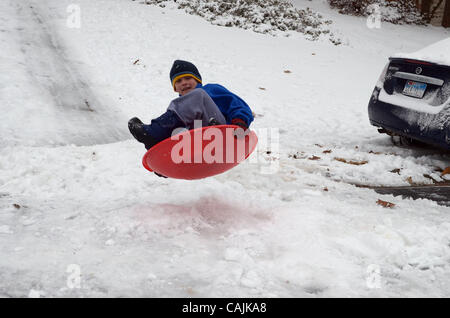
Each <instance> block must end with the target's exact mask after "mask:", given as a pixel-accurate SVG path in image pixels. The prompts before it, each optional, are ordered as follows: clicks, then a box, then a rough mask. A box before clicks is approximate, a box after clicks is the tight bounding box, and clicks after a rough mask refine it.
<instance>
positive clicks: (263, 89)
mask: <svg viewBox="0 0 450 318" xmlns="http://www.w3.org/2000/svg"><path fill="white" fill-rule="evenodd" d="M258 88H259V89H260V90H262V91H265V90H266V89H265V88H264V87H258Z"/></svg>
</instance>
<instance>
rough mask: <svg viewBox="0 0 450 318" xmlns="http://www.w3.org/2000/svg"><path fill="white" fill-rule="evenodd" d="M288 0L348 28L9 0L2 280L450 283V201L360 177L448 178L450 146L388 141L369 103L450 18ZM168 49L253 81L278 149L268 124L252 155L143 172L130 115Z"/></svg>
mask: <svg viewBox="0 0 450 318" xmlns="http://www.w3.org/2000/svg"><path fill="white" fill-rule="evenodd" d="M295 2H296V3H297V5H305V4H307V5H308V6H314V5H315V6H316V8H317V9H319V10H323V12H324V14H326V15H328V17H329V18H330V19H332V20H333V21H335V24H334V25H333V27H334V28H335V29H336V33H337V34H340V36H341V37H342V38H343V41H344V45H341V46H334V45H333V44H331V43H329V42H328V41H325V40H324V41H317V42H311V41H307V40H305V39H303V37H302V36H301V35H295V36H292V37H283V36H279V37H271V36H267V35H262V34H255V33H253V32H251V31H245V30H240V29H235V28H223V27H217V26H212V25H210V24H209V23H208V22H206V21H203V20H202V19H201V18H199V17H195V16H189V15H186V14H184V13H183V12H182V11H178V10H172V9H171V8H169V7H165V8H160V7H154V6H146V5H143V4H141V3H139V2H138V1H131V0H97V1H88V0H80V1H78V5H79V8H80V10H81V11H80V17H81V25H80V28H69V27H67V18H68V16H69V15H70V14H71V13H70V12H67V8H68V6H69V5H70V4H72V3H71V1H59V0H42V1H37V0H35V1H33V0H28V1H26V0H22V1H13V0H5V1H2V2H1V3H0V12H1V16H0V43H1V45H2V48H4V49H2V50H1V51H0V57H1V60H0V66H1V68H2V72H0V102H1V103H0V110H1V121H0V124H1V126H0V132H1V134H2V140H1V142H0V146H1V148H0V296H19V297H26V296H28V295H30V296H47V297H52V296H85V297H93V296H107V297H116V296H125V297H126V296H148V297H161V296H168V297H172V296H181V297H184V296H186V297H195V296H197V297H204V296H211V297H215V296H236V297H243V296H248V297H253V296H265V297H309V296H314V297H327V296H331V297H337V296H350V297H351V296H353V297H356V296H376V297H377V296H447V297H448V296H450V292H449V288H448V286H449V284H450V275H449V273H450V247H449V244H450V214H449V211H450V210H449V208H447V207H442V206H438V205H437V204H436V203H434V202H432V201H428V200H417V201H413V200H402V199H401V198H394V197H392V196H389V195H380V194H377V193H375V192H374V191H372V190H370V189H365V188H358V187H355V186H354V185H353V184H363V185H372V186H375V185H408V184H409V182H415V183H427V182H432V181H431V179H430V178H435V179H436V180H439V179H440V180H442V178H441V176H440V173H439V172H438V170H437V169H441V170H442V169H443V168H445V167H446V166H448V165H449V164H448V159H449V158H448V156H447V155H445V154H442V153H440V152H434V151H427V150H425V151H419V150H409V149H402V148H396V147H394V146H392V145H391V144H390V141H389V139H388V138H387V137H384V136H381V135H378V134H377V133H376V129H375V128H374V127H371V126H370V125H369V123H368V119H367V110H366V105H367V102H368V100H369V97H370V94H371V90H372V88H373V85H374V84H375V81H376V79H377V77H378V75H379V72H380V71H381V69H382V67H383V66H384V64H385V62H386V57H387V56H388V55H389V54H392V53H394V52H397V51H403V50H405V51H408V50H415V49H417V48H419V47H421V46H423V45H425V44H428V43H431V42H434V41H437V40H439V39H440V38H443V37H446V36H447V37H448V36H449V32H448V31H445V30H443V29H442V28H434V27H428V28H426V27H412V26H410V27H406V26H393V25H389V24H383V27H382V29H380V30H371V29H368V28H367V27H366V24H365V20H364V19H360V18H355V17H346V16H341V15H338V14H337V13H333V12H331V11H330V10H328V9H327V8H326V6H325V4H324V2H323V1H317V2H310V1H295ZM30 6H32V7H33V8H30ZM39 21H41V23H40V22H39ZM19 29H22V30H19ZM26 43H29V45H28V44H26ZM37 46H39V47H40V49H37ZM27 47H30V48H29V49H27ZM176 58H184V59H187V60H191V61H192V62H194V63H195V64H196V65H197V66H198V67H199V69H200V72H201V73H202V76H203V78H204V79H205V82H218V83H221V84H223V85H225V86H226V87H228V88H229V89H230V90H232V91H234V92H236V93H237V94H239V95H240V96H241V97H243V98H244V99H245V100H246V101H247V102H248V103H249V105H251V107H252V108H253V110H254V111H255V113H256V114H257V116H256V120H255V122H254V124H253V126H252V127H253V128H254V129H256V130H257V131H258V132H259V134H260V137H263V136H264V134H265V133H266V132H267V131H268V130H267V128H275V131H276V132H278V134H276V135H277V136H278V137H279V144H278V149H279V153H277V152H276V151H273V150H276V148H270V145H267V144H264V143H263V142H260V147H259V148H258V149H257V151H256V152H255V154H254V156H256V159H257V160H256V161H257V163H243V164H241V165H239V166H238V167H236V168H235V169H233V170H231V171H229V172H227V173H225V174H222V175H219V176H217V177H213V178H209V179H205V180H200V181H191V182H188V181H181V180H168V179H161V178H158V177H156V176H155V175H153V174H149V173H147V172H146V170H144V168H143V167H142V166H141V163H140V160H141V157H142V155H143V153H144V148H143V146H142V145H140V144H138V143H137V142H135V141H134V140H132V139H131V136H127V135H123V134H125V132H124V131H123V130H121V129H126V120H127V119H128V118H129V117H131V116H139V117H141V118H142V119H143V120H145V121H149V119H150V118H152V117H155V116H157V115H159V114H160V113H161V112H162V111H163V110H164V109H165V107H167V105H168V103H169V101H170V100H171V99H173V98H174V97H175V94H174V93H173V91H171V88H170V82H169V76H168V72H169V69H170V66H171V64H172V62H173V60H174V59H176ZM53 67H54V68H53ZM287 71H289V72H287ZM44 79H45V80H44ZM68 92H69V93H68ZM66 93H68V94H66ZM86 100H87V101H88V104H89V107H87V104H86V103H85V101H86ZM89 108H92V110H94V111H91V110H90V109H89ZM84 114H86V115H84ZM122 114H123V115H122ZM84 121H85V122H84ZM269 131H270V130H269ZM75 135H76V136H77V137H80V138H81V139H73V138H75V137H74V136H75ZM124 136H125V138H124ZM273 136H275V135H273ZM107 138H110V139H107ZM126 138H128V139H126ZM260 140H261V141H262V140H263V138H261V139H260ZM270 151H272V152H270ZM349 162H358V163H360V164H359V165H355V164H351V163H349ZM363 162H364V163H363ZM269 163H272V164H273V167H274V168H275V169H274V170H273V173H271V174H264V173H262V172H264V169H263V168H265V167H267V165H268V164H269ZM425 175H427V176H428V177H426V176H425ZM378 199H382V200H386V201H390V202H392V203H395V204H396V205H395V207H394V208H392V209H388V208H384V207H382V206H380V205H377V204H376V202H377V200H378ZM78 287H79V288H78Z"/></svg>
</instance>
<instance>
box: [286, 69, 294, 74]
mask: <svg viewBox="0 0 450 318" xmlns="http://www.w3.org/2000/svg"><path fill="white" fill-rule="evenodd" d="M284 72H285V73H286V74H290V73H292V72H291V71H289V70H285V71H284Z"/></svg>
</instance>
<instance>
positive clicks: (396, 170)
mask: <svg viewBox="0 0 450 318" xmlns="http://www.w3.org/2000/svg"><path fill="white" fill-rule="evenodd" d="M389 172H392V173H397V174H400V169H399V168H397V169H393V170H391V171H389Z"/></svg>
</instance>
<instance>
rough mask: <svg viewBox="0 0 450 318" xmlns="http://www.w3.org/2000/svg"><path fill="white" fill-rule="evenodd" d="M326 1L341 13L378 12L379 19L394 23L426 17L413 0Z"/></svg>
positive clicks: (411, 22)
mask: <svg viewBox="0 0 450 318" xmlns="http://www.w3.org/2000/svg"><path fill="white" fill-rule="evenodd" d="M328 3H329V4H330V6H331V7H332V8H336V9H338V10H339V13H342V14H351V15H356V16H369V15H371V14H380V18H381V21H385V22H391V23H394V24H425V23H426V18H425V17H424V16H423V15H421V14H420V12H419V10H418V9H417V7H416V5H415V1H414V0H397V1H389V0H328ZM376 8H377V9H376ZM377 10H378V12H377Z"/></svg>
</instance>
